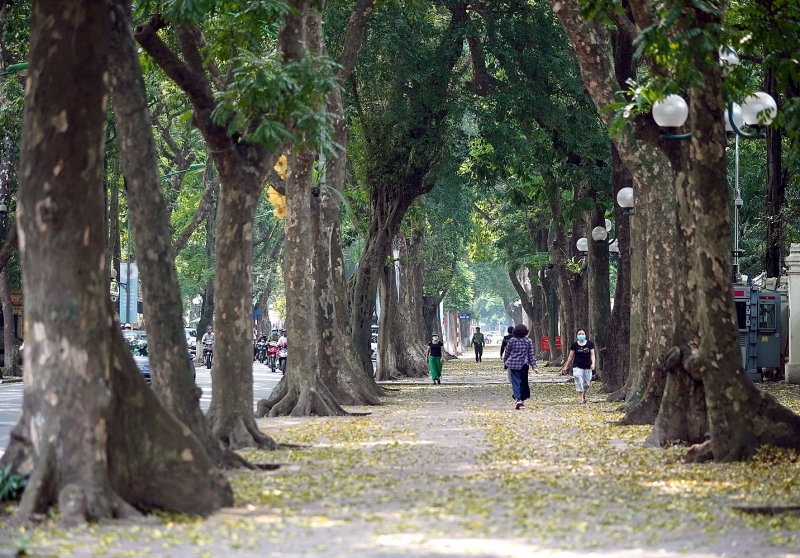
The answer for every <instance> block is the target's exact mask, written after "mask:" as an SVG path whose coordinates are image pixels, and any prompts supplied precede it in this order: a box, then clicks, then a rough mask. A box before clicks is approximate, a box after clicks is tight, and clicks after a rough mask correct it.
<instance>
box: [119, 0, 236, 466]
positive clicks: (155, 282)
mask: <svg viewBox="0 0 800 558" xmlns="http://www.w3.org/2000/svg"><path fill="white" fill-rule="evenodd" d="M130 9H131V7H130V1H129V0H113V1H112V2H111V14H112V22H113V24H112V30H113V32H112V35H111V37H110V39H111V40H110V49H109V62H110V64H109V67H110V70H111V89H112V95H113V100H114V113H115V116H116V122H117V130H118V134H119V141H118V145H119V150H120V155H121V157H122V163H123V167H124V170H125V175H126V183H127V185H128V203H129V205H130V208H129V210H130V222H131V226H132V228H133V230H134V231H135V234H134V235H133V238H134V242H135V244H136V253H137V254H139V258H138V263H139V269H140V272H141V276H142V282H141V283H142V298H143V301H144V306H145V314H146V315H148V316H150V319H149V320H148V322H149V323H148V326H147V332H148V353H149V355H150V362H151V377H152V383H153V390H154V391H155V393H156V396H157V397H158V400H159V401H160V402H161V404H162V405H163V406H164V408H166V409H167V410H169V411H170V412H171V413H172V414H174V415H175V417H176V418H177V419H178V420H180V421H181V422H183V423H184V424H185V425H186V426H188V427H189V428H190V429H191V430H192V432H193V433H194V435H195V436H197V437H198V439H199V440H200V441H201V442H202V444H203V446H204V447H205V448H206V452H208V455H209V457H211V459H212V461H214V463H216V464H217V465H218V466H242V465H244V464H245V461H244V460H243V459H242V458H241V457H239V456H238V455H237V454H235V453H233V452H232V451H231V450H229V449H227V448H225V446H224V445H223V444H222V443H221V442H220V440H219V439H217V438H215V437H214V436H213V435H212V434H211V430H210V429H209V427H208V424H207V423H206V419H205V416H204V415H203V411H202V410H201V409H200V396H201V394H202V390H200V388H198V387H197V386H196V385H195V383H194V377H193V376H192V370H191V368H190V367H189V361H188V359H187V352H188V351H187V347H186V337H185V334H184V331H183V308H182V304H181V297H180V287H179V286H178V275H177V273H176V271H175V259H174V255H173V250H172V244H171V236H170V233H171V229H170V221H169V210H168V208H167V203H166V200H165V199H164V193H163V190H162V188H161V180H160V177H159V170H158V155H157V154H156V148H155V141H154V140H153V134H152V131H151V128H150V117H149V114H148V109H147V94H146V91H145V86H144V80H143V78H142V71H141V67H140V66H139V55H138V53H137V49H136V44H135V42H134V40H133V35H132V34H131V28H132V22H131V13H130Z"/></svg>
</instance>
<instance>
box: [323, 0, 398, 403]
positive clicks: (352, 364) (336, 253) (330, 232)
mask: <svg viewBox="0 0 800 558" xmlns="http://www.w3.org/2000/svg"><path fill="white" fill-rule="evenodd" d="M373 3H374V0H360V1H359V2H358V4H357V5H356V6H355V7H354V8H353V11H352V13H351V17H350V21H349V23H348V28H347V32H346V39H345V45H344V46H343V48H342V54H341V55H340V57H339V69H338V70H337V78H338V79H339V82H340V83H344V80H347V78H348V76H349V75H350V72H352V70H353V67H354V66H355V62H356V57H357V55H358V49H359V48H360V46H361V41H362V39H363V34H364V28H365V25H366V19H367V18H368V17H369V15H370V14H371V12H372V6H373ZM313 15H314V17H313V19H311V20H309V41H310V42H311V44H313V45H319V46H318V47H316V48H317V49H318V52H319V53H320V54H323V55H325V54H327V49H326V47H325V43H324V40H323V37H322V31H321V16H320V14H319V13H318V12H316V11H314V12H313ZM315 52H317V50H315ZM327 110H328V114H331V115H334V122H333V144H334V145H336V146H338V147H337V152H336V155H335V156H334V157H333V158H331V159H327V160H326V166H327V172H326V173H325V178H326V182H327V184H328V185H329V187H330V188H333V189H334V190H336V191H337V192H339V194H340V195H341V194H342V193H343V192H344V188H345V184H346V182H347V168H346V165H347V150H346V146H347V138H348V136H347V119H346V118H345V116H344V107H343V105H342V96H341V91H340V90H339V89H334V90H333V91H331V92H330V94H329V95H328V104H327ZM320 202H321V217H322V221H321V223H320V243H321V244H320V246H322V247H323V249H325V250H326V251H327V254H326V255H324V256H323V257H322V260H321V261H324V262H325V263H324V265H325V269H324V270H323V272H324V273H326V276H325V278H324V280H325V282H326V286H325V287H323V288H324V289H325V292H326V296H327V297H332V298H331V299H330V300H329V301H328V302H327V303H326V304H331V302H330V301H331V300H332V304H333V310H332V311H333V313H331V311H330V310H326V315H329V320H330V327H331V328H335V330H334V331H332V335H333V339H334V347H335V348H336V350H337V352H338V355H337V358H339V359H340V360H339V365H338V366H337V367H336V368H335V369H333V370H323V374H325V375H326V378H325V383H326V385H328V386H329V388H330V389H331V391H332V392H333V394H334V396H335V397H336V400H337V401H339V403H341V404H344V405H374V404H377V403H379V401H380V400H379V397H380V396H382V395H385V392H384V390H383V389H382V388H381V387H380V386H378V384H376V383H375V378H374V375H373V373H372V368H371V367H370V370H369V371H368V372H369V373H366V372H365V370H364V369H363V368H362V366H361V363H360V361H359V359H358V354H357V353H356V350H355V348H354V347H353V343H352V339H351V337H350V328H349V327H348V324H349V309H348V307H347V291H346V289H345V280H344V255H343V254H342V235H341V204H340V197H339V196H337V195H335V194H331V192H330V191H328V190H327V189H323V191H322V194H321V196H320Z"/></svg>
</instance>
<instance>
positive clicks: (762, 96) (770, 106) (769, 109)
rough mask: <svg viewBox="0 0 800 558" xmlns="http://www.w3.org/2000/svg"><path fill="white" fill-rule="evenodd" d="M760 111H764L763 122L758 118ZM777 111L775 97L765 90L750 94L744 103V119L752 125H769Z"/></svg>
mask: <svg viewBox="0 0 800 558" xmlns="http://www.w3.org/2000/svg"><path fill="white" fill-rule="evenodd" d="M759 113H764V114H763V116H762V120H761V122H759V118H758V114H759ZM777 113H778V104H777V103H776V102H775V99H773V98H772V96H771V95H768V94H767V93H764V92H763V91H759V92H757V93H755V94H753V95H750V96H749V97H747V98H746V99H745V100H744V102H743V103H742V119H743V120H744V123H745V124H748V125H750V126H755V125H757V124H762V125H764V126H769V125H770V123H771V122H772V120H773V119H774V118H775V115H776V114H777Z"/></svg>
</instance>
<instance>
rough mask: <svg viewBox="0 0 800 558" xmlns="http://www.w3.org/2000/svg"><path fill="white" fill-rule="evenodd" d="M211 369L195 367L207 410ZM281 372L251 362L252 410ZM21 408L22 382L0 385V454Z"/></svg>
mask: <svg viewBox="0 0 800 558" xmlns="http://www.w3.org/2000/svg"><path fill="white" fill-rule="evenodd" d="M210 372H211V371H210V370H207V369H206V368H205V367H204V366H200V367H198V368H197V379H196V383H197V385H198V386H200V388H202V390H203V397H202V398H200V407H201V408H202V409H203V412H206V411H208V406H209V405H210V404H211V373H210ZM280 379H281V374H280V373H277V374H273V373H272V372H271V371H270V369H269V368H268V367H267V366H264V365H263V364H259V363H257V362H256V363H253V410H254V411H255V407H256V403H257V402H258V400H259V399H263V398H265V397H269V395H270V394H271V393H272V389H273V388H274V387H275V386H276V385H277V384H278V381H279V380H280ZM21 409H22V384H6V385H0V456H2V455H3V453H5V451H6V446H8V440H9V437H10V434H11V429H12V428H14V425H15V424H17V420H19V414H20V412H21Z"/></svg>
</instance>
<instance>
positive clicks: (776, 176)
mask: <svg viewBox="0 0 800 558" xmlns="http://www.w3.org/2000/svg"><path fill="white" fill-rule="evenodd" d="M764 81H765V85H766V88H765V89H766V92H767V93H769V94H770V95H772V97H773V98H775V99H777V98H779V92H778V91H777V88H776V81H775V71H774V70H773V69H768V70H767V71H766V79H765V80H764ZM766 134H767V140H766V143H767V186H766V202H765V204H764V211H765V213H766V215H765V218H764V221H765V225H766V244H767V249H766V252H765V253H764V271H766V272H767V277H780V276H781V267H782V265H783V262H782V258H781V251H782V247H783V219H782V217H781V208H783V203H784V201H785V198H786V185H785V184H784V181H783V173H782V172H781V128H773V127H772V126H767V130H766Z"/></svg>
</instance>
